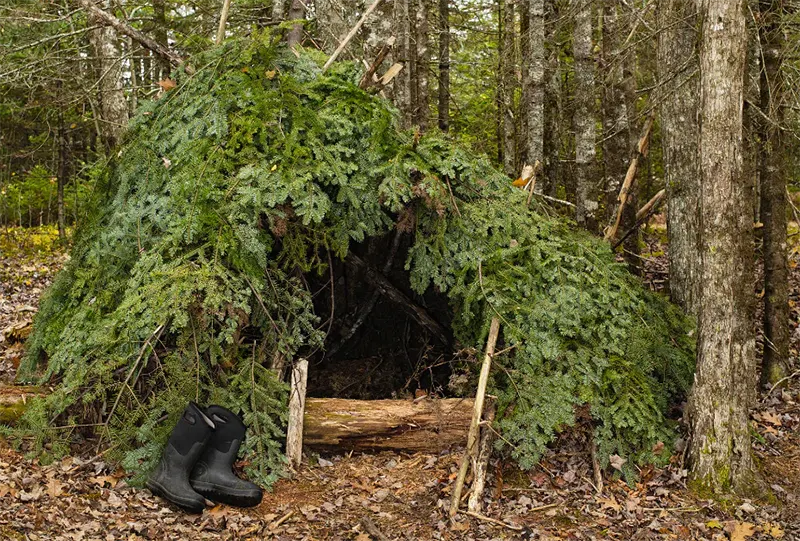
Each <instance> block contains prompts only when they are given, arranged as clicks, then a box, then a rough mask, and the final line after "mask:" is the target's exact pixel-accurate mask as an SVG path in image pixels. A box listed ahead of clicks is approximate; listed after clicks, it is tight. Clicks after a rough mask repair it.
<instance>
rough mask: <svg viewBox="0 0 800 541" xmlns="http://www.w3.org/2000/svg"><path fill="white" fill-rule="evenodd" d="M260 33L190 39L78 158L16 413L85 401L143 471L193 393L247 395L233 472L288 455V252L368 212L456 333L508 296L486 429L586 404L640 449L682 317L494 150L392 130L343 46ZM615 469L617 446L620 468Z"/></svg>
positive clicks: (538, 445) (350, 231)
mask: <svg viewBox="0 0 800 541" xmlns="http://www.w3.org/2000/svg"><path fill="white" fill-rule="evenodd" d="M271 39H272V37H271V36H270V35H269V34H261V35H257V36H255V37H253V38H251V39H249V40H248V41H232V42H231V43H228V44H226V45H224V46H223V47H221V48H219V49H217V50H215V51H212V52H210V53H208V54H206V55H205V56H203V57H201V58H198V59H195V61H194V64H195V67H196V69H195V72H194V73H193V74H192V75H187V74H179V77H178V81H179V86H178V87H177V88H176V89H174V90H172V91H170V92H168V93H166V95H165V96H163V97H162V98H161V99H159V100H158V101H155V102H152V103H148V104H146V105H144V106H143V107H142V108H141V109H140V111H139V112H138V114H137V115H136V117H135V118H134V119H133V120H132V122H131V128H130V130H129V133H128V135H127V137H126V142H125V143H124V144H123V145H122V147H121V149H120V151H119V153H118V155H117V156H115V157H114V159H113V160H112V161H111V162H110V163H108V164H102V165H100V166H98V168H97V169H96V170H95V173H94V174H95V175H96V177H97V189H96V190H95V191H94V194H95V197H96V198H97V200H96V201H95V203H94V209H95V210H94V211H93V212H92V213H90V218H89V219H88V220H87V222H86V223H85V224H83V225H82V227H81V229H80V230H79V231H78V232H76V240H75V246H74V249H73V251H72V255H71V260H70V262H69V264H68V265H67V267H66V269H65V270H64V271H63V272H62V273H61V274H60V275H59V276H58V278H57V279H56V281H55V283H54V284H53V286H52V287H51V288H50V290H49V291H48V293H47V294H46V297H45V298H44V299H43V302H42V305H41V310H40V312H39V315H38V316H37V318H36V323H35V330H34V333H33V336H32V338H31V340H30V343H29V347H28V355H27V357H26V359H25V361H24V363H23V365H22V366H21V375H22V377H23V378H27V379H40V380H44V381H48V382H51V383H53V384H54V389H55V390H54V392H53V393H52V394H51V395H50V396H48V397H46V398H45V399H43V400H41V401H38V402H37V403H36V404H35V405H34V406H33V407H31V408H30V409H29V410H28V412H27V414H26V416H25V419H24V425H23V430H27V431H28V434H29V435H32V436H33V437H34V439H35V442H36V443H37V444H39V446H40V448H44V447H42V446H43V444H45V443H47V442H49V443H50V444H51V445H49V446H46V448H48V449H55V450H59V449H61V450H63V446H59V445H58V443H59V442H64V441H67V440H66V437H67V436H69V435H70V434H71V433H72V432H73V431H75V430H77V429H78V428H76V427H78V426H79V425H86V424H90V425H94V428H95V431H96V432H98V433H99V434H101V435H102V436H103V437H105V438H107V441H108V442H109V443H110V448H111V451H110V453H111V454H110V455H109V456H113V457H116V458H118V459H120V460H121V461H122V463H123V464H124V466H125V467H126V468H128V469H129V470H130V471H133V472H136V473H137V474H138V477H137V479H138V480H141V478H142V475H144V474H145V473H146V472H147V471H148V470H149V469H150V468H151V467H153V465H154V464H155V461H156V460H157V459H158V456H159V454H160V453H159V450H160V448H161V446H162V445H163V443H164V441H165V439H166V437H167V436H168V433H169V431H170V429H171V427H172V425H173V423H174V421H175V420H176V419H177V416H178V415H179V414H180V412H181V411H182V409H183V408H184V407H185V405H186V402H187V400H190V399H191V400H197V401H199V402H204V403H208V402H216V403H220V404H224V405H226V406H228V407H230V408H232V409H236V410H241V411H242V412H243V413H244V418H245V422H246V423H247V424H248V425H249V426H250V430H249V435H248V439H247V442H246V445H245V448H244V453H245V456H246V458H247V460H248V462H249V464H250V473H251V475H253V476H254V477H255V478H256V479H258V480H259V481H261V482H264V483H269V482H270V481H272V480H274V479H275V476H276V475H278V474H279V473H280V471H281V469H282V468H281V465H282V464H283V458H282V454H281V453H282V451H281V439H282V436H283V429H284V423H285V415H286V401H287V388H286V385H285V384H284V383H282V382H280V381H277V380H276V378H275V376H274V375H273V372H272V371H271V370H269V368H268V367H269V365H270V362H271V360H272V359H274V358H276V356H282V357H283V358H285V359H292V358H295V357H297V356H299V355H310V354H312V353H313V352H314V351H317V350H319V348H321V347H323V345H324V338H325V336H324V332H323V331H322V330H321V325H320V323H321V322H320V321H319V318H318V317H317V315H315V313H314V311H313V304H312V302H311V294H310V292H309V291H308V289H307V282H306V281H305V280H304V275H306V274H308V273H325V272H327V265H328V262H329V256H330V257H336V258H344V257H346V256H347V254H348V251H349V249H350V248H351V245H352V244H353V243H356V242H360V241H362V240H364V239H366V238H368V237H371V236H378V235H384V234H386V233H388V232H390V231H391V230H392V229H394V228H395V226H396V224H398V222H401V223H402V226H398V227H402V228H403V229H404V230H406V231H408V232H409V234H411V235H413V238H414V242H413V246H412V248H411V250H410V252H409V255H408V259H407V262H406V268H407V270H408V273H409V279H410V282H411V285H412V287H413V288H414V289H415V290H416V291H418V292H422V291H424V290H426V289H427V288H429V287H434V288H436V289H437V290H438V291H440V292H444V293H446V294H447V295H448V296H449V299H450V301H451V306H452V310H453V313H454V324H453V329H454V333H455V336H456V339H457V340H458V341H459V342H460V344H461V345H463V346H471V347H475V348H478V349H480V348H482V347H483V344H484V342H485V340H486V335H487V332H488V326H489V321H490V320H491V318H492V317H493V316H494V315H498V316H499V317H500V318H501V320H502V348H501V349H502V350H503V353H502V354H500V355H498V356H497V357H496V362H497V365H498V367H497V369H496V370H495V372H494V379H493V383H492V385H493V386H494V392H495V393H496V394H498V395H499V396H500V403H501V412H502V415H501V416H500V418H501V420H500V421H498V426H499V427H500V429H501V430H502V433H503V438H502V442H504V445H505V447H506V449H507V450H508V452H509V453H510V454H511V455H512V456H513V457H514V458H516V459H517V460H518V461H519V463H520V465H522V466H523V467H530V466H532V465H533V464H534V463H535V462H536V461H537V459H538V457H539V456H540V454H541V452H542V450H543V449H544V446H546V445H547V444H548V443H549V442H550V441H551V440H552V438H553V436H554V434H555V433H556V432H558V431H559V430H561V429H563V428H564V427H566V426H569V425H571V424H573V423H574V422H575V412H576V410H577V409H578V408H579V406H584V405H588V409H589V411H590V412H591V415H592V419H593V424H594V430H595V437H596V440H597V444H598V449H599V456H600V458H601V460H602V461H603V463H604V464H607V463H608V458H609V456H610V455H612V454H619V455H622V456H624V457H626V458H628V459H629V460H628V464H635V463H638V462H643V461H650V460H655V459H657V458H658V457H654V456H653V455H652V452H651V449H652V448H653V446H654V445H655V444H657V442H659V441H668V440H669V438H670V437H671V436H672V432H671V428H670V427H669V426H668V423H667V422H666V421H665V416H664V412H665V411H666V409H667V405H668V403H669V402H670V400H671V399H672V398H673V397H675V396H680V395H681V394H682V393H684V392H685V391H686V389H687V386H688V384H689V380H690V376H691V373H692V369H693V366H692V347H693V346H692V341H691V339H690V332H689V330H690V325H689V322H688V321H686V320H685V319H684V318H683V316H681V314H680V312H679V311H678V310H676V309H675V308H674V307H673V306H671V305H670V304H669V303H667V302H666V301H665V300H663V299H661V298H660V297H658V296H656V295H654V294H652V293H650V292H648V291H647V290H646V289H645V288H644V287H642V285H641V283H640V282H639V281H638V280H637V279H635V278H633V277H631V276H630V275H629V274H628V273H627V272H626V271H625V269H624V268H623V267H622V266H620V265H619V264H617V263H615V262H614V258H613V255H612V253H611V251H610V249H609V248H608V246H607V245H606V244H605V243H603V242H601V241H600V240H598V239H596V238H593V237H591V236H589V235H588V234H585V233H582V232H579V231H577V230H576V228H575V226H574V224H570V223H567V222H565V221H563V220H562V219H559V218H557V217H553V216H551V215H550V214H549V213H548V211H547V209H546V208H544V207H539V206H537V205H536V203H535V202H534V204H533V206H532V207H530V208H529V207H528V206H527V205H526V203H525V195H524V194H523V193H522V192H521V191H520V190H517V189H514V188H511V187H510V186H509V184H508V180H507V179H506V178H505V177H504V176H503V175H502V174H500V173H499V172H498V171H496V170H495V169H494V168H493V167H492V166H491V164H489V163H488V161H486V160H484V159H481V158H476V157H475V156H473V155H471V154H470V153H469V152H467V151H466V150H464V149H463V148H461V147H459V146H456V145H453V144H452V143H450V142H448V141H447V140H445V139H444V138H442V137H441V136H439V135H437V134H432V135H426V136H423V137H421V138H420V137H417V136H415V135H414V134H413V133H405V132H401V131H398V130H397V128H396V113H395V111H394V110H393V109H392V108H391V106H390V105H388V104H387V102H385V101H384V100H382V99H381V98H379V97H377V96H374V95H371V94H369V93H366V92H364V91H362V90H361V89H359V88H358V86H357V84H356V82H357V81H358V80H359V78H360V71H359V70H360V68H358V67H357V66H355V65H353V64H347V63H340V64H336V65H334V66H333V67H332V69H331V70H330V71H328V72H327V73H325V74H322V73H321V69H320V64H321V60H322V59H321V58H319V57H317V56H315V53H309V52H304V53H302V54H300V55H299V57H297V56H295V55H294V54H293V53H292V52H291V51H288V50H286V49H285V48H283V47H279V46H278V47H276V46H273V45H272V44H271V41H270V40H271ZM631 471H632V470H631Z"/></svg>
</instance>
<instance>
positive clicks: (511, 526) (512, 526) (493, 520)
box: [466, 511, 522, 531]
mask: <svg viewBox="0 0 800 541" xmlns="http://www.w3.org/2000/svg"><path fill="white" fill-rule="evenodd" d="M466 514H467V515H469V516H471V517H473V518H477V519H478V520H484V521H486V522H491V523H492V524H497V525H498V526H503V527H504V528H508V529H509V530H515V531H520V530H522V526H517V525H516V524H509V523H508V522H503V521H502V520H497V519H496V518H492V517H487V516H486V515H481V514H480V513H476V512H474V511H467V512H466Z"/></svg>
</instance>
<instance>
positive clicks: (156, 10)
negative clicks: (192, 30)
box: [152, 0, 171, 82]
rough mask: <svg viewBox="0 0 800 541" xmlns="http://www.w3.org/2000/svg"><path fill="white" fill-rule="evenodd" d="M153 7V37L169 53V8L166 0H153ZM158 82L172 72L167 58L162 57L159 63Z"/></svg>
mask: <svg viewBox="0 0 800 541" xmlns="http://www.w3.org/2000/svg"><path fill="white" fill-rule="evenodd" d="M152 6H153V36H154V37H155V40H156V43H158V46H159V47H160V48H161V49H162V50H164V51H169V39H168V37H167V29H168V27H167V8H166V1H165V0H152ZM157 71H158V73H156V82H158V81H161V80H163V79H166V78H167V77H169V72H170V71H171V66H170V60H169V58H168V57H167V56H164V55H160V56H159V58H158V63H157Z"/></svg>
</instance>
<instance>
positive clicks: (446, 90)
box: [438, 0, 450, 132]
mask: <svg viewBox="0 0 800 541" xmlns="http://www.w3.org/2000/svg"><path fill="white" fill-rule="evenodd" d="M438 110H439V112H438V114H439V129H440V130H442V131H444V132H446V131H447V130H448V129H450V4H449V0H439V107H438Z"/></svg>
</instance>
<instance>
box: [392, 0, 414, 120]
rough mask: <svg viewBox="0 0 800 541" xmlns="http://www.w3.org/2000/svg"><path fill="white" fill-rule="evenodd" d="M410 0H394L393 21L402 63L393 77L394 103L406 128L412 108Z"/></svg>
mask: <svg viewBox="0 0 800 541" xmlns="http://www.w3.org/2000/svg"><path fill="white" fill-rule="evenodd" d="M411 1H412V0H395V3H394V9H395V11H394V22H395V29H396V32H397V42H396V43H395V55H396V57H397V62H400V63H401V64H403V71H401V72H400V74H399V75H398V76H397V77H395V79H394V99H395V105H396V106H397V108H398V109H399V110H400V125H401V126H402V127H403V128H408V127H410V126H411V124H412V122H413V114H412V111H411V108H412V103H413V102H412V95H411V94H412V91H411V82H412V63H413V55H412V50H411V27H410V20H409V3H410V2H411Z"/></svg>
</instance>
